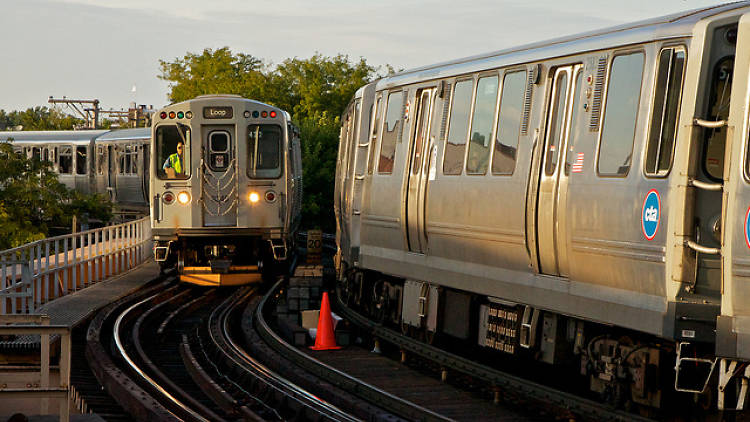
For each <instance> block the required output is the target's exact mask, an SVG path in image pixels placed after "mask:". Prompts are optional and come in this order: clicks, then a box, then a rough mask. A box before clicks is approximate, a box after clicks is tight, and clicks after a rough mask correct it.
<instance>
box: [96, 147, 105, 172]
mask: <svg viewBox="0 0 750 422" xmlns="http://www.w3.org/2000/svg"><path fill="white" fill-rule="evenodd" d="M106 169H107V148H106V147H104V146H103V145H97V146H96V172H97V173H98V174H104V170H106Z"/></svg>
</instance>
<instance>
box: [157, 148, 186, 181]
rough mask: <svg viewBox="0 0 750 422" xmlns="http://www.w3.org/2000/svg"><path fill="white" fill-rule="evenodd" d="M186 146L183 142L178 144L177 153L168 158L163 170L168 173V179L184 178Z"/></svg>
mask: <svg viewBox="0 0 750 422" xmlns="http://www.w3.org/2000/svg"><path fill="white" fill-rule="evenodd" d="M184 151H185V144H184V143H183V142H182V141H178V142H177V152H175V153H174V154H172V155H170V156H169V157H167V160H166V161H165V162H164V165H163V166H162V169H164V171H165V172H166V173H167V177H170V178H171V177H176V176H182V175H184V174H185V170H184V169H183V168H182V163H184V161H183V157H184Z"/></svg>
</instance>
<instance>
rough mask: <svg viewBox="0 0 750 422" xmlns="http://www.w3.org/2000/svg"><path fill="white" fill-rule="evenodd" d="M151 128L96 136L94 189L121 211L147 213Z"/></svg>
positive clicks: (132, 213) (137, 213)
mask: <svg viewBox="0 0 750 422" xmlns="http://www.w3.org/2000/svg"><path fill="white" fill-rule="evenodd" d="M150 144H151V128H134V129H120V130H113V131H111V132H107V133H105V134H103V135H101V136H99V137H97V138H96V141H95V146H96V163H95V174H96V175H95V179H96V191H97V192H99V193H102V194H106V195H107V196H108V197H109V198H110V199H111V200H112V202H114V203H115V204H116V208H117V212H118V213H119V214H121V215H125V214H130V215H137V216H140V215H147V214H148V213H149V205H148V204H149V194H148V189H149V180H150V177H149V171H150V166H149V162H150V159H149V154H150V152H151V151H150Z"/></svg>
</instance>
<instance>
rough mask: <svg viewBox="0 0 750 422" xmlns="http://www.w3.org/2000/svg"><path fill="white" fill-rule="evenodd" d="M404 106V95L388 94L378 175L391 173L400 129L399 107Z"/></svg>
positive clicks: (398, 93) (381, 136)
mask: <svg viewBox="0 0 750 422" xmlns="http://www.w3.org/2000/svg"><path fill="white" fill-rule="evenodd" d="M403 104H404V94H403V93H402V92H401V91H397V92H391V93H389V94H388V104H387V106H386V112H385V122H383V132H382V133H381V134H380V158H379V159H378V173H381V174H383V173H392V172H393V162H394V160H395V158H396V141H397V140H398V131H399V130H400V129H401V124H400V123H401V107H402V106H403Z"/></svg>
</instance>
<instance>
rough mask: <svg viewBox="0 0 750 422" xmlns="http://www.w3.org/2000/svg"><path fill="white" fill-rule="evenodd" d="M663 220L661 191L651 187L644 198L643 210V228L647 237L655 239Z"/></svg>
mask: <svg viewBox="0 0 750 422" xmlns="http://www.w3.org/2000/svg"><path fill="white" fill-rule="evenodd" d="M659 220H661V198H660V197H659V191H657V190H656V189H651V190H650V191H648V193H647V194H646V197H645V198H644V199H643V210H641V229H642V230H643V235H644V236H646V239H648V240H653V239H654V237H656V232H657V231H658V230H659Z"/></svg>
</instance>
